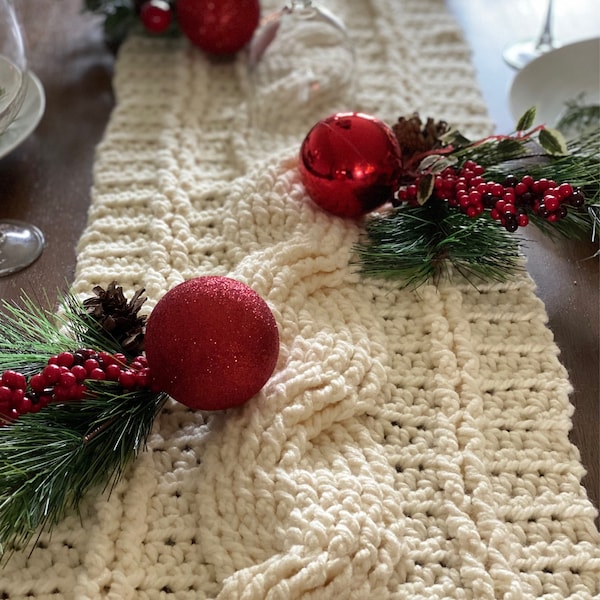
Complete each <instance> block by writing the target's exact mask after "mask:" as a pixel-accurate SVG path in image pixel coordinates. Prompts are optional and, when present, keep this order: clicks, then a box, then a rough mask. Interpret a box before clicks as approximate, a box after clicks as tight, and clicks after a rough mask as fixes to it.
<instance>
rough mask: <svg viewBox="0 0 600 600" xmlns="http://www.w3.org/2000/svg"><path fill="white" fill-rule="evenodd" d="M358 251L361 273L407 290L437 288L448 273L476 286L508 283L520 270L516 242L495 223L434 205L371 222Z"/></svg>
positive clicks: (412, 209)
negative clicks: (486, 282) (398, 283)
mask: <svg viewBox="0 0 600 600" xmlns="http://www.w3.org/2000/svg"><path fill="white" fill-rule="evenodd" d="M356 252H357V255H358V257H359V259H360V266H361V272H362V273H363V274H365V275H368V276H374V277H383V278H386V279H396V280H400V281H401V282H402V285H403V287H408V288H416V287H418V286H420V285H422V284H424V283H426V282H432V283H435V284H437V283H438V282H439V281H440V279H441V278H442V277H444V276H445V275H448V274H449V270H450V268H452V269H453V270H454V271H456V272H458V273H460V274H461V275H462V276H463V277H465V278H466V279H467V280H469V281H471V282H472V283H473V284H474V285H476V282H477V281H478V280H482V279H483V280H496V281H506V280H508V279H509V278H510V277H511V276H512V275H513V274H514V272H515V271H517V270H519V269H520V268H521V264H520V258H521V255H520V252H519V245H518V242H517V241H516V240H515V239H514V238H513V237H512V236H511V235H510V234H508V232H506V231H505V230H504V229H503V228H501V227H500V226H499V225H498V224H496V223H495V222H494V221H492V220H490V219H488V218H478V219H472V218H470V217H467V216H466V215H463V214H462V213H460V212H458V211H455V210H452V209H448V208H447V207H446V206H445V205H443V204H441V203H437V202H431V201H430V202H428V203H427V204H425V205H424V206H419V207H403V208H398V209H395V210H394V211H392V212H391V213H389V214H387V215H381V216H375V217H373V218H371V219H369V221H367V223H366V235H365V237H364V238H363V239H362V240H361V241H360V242H359V244H358V245H357V247H356Z"/></svg>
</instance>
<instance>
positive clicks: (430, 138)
mask: <svg viewBox="0 0 600 600" xmlns="http://www.w3.org/2000/svg"><path fill="white" fill-rule="evenodd" d="M449 129H450V127H449V126H448V123H446V121H438V122H437V123H436V122H434V120H433V119H432V118H430V117H429V118H428V119H427V122H426V123H425V125H424V126H423V122H422V121H421V118H420V117H419V113H413V114H412V116H410V117H408V118H406V117H400V118H399V119H398V122H397V123H395V124H394V125H393V126H392V130H393V131H394V134H395V136H396V139H397V140H398V144H399V145H400V150H401V152H402V160H403V163H404V165H407V164H408V163H410V161H411V159H412V158H413V157H415V156H417V155H420V154H422V153H424V152H429V151H430V150H437V149H438V148H442V147H443V146H444V143H443V142H442V140H441V139H440V138H441V137H442V136H443V135H444V134H445V133H447V132H448V131H449Z"/></svg>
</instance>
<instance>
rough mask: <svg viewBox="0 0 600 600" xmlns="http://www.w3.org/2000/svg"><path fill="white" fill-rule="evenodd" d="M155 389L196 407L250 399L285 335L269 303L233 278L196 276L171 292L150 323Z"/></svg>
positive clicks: (224, 405) (147, 341) (222, 406)
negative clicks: (278, 327) (279, 330)
mask: <svg viewBox="0 0 600 600" xmlns="http://www.w3.org/2000/svg"><path fill="white" fill-rule="evenodd" d="M145 349H146V358H147V359H148V366H149V368H150V373H151V384H150V385H151V387H152V389H154V390H160V391H163V392H167V393H168V394H169V395H170V396H172V397H173V398H174V399H175V400H177V401H178V402H181V403H182V404H185V405H186V406H189V407H191V408H194V409H200V410H222V409H226V408H230V407H232V406H238V405H240V404H243V403H244V402H246V401H247V400H249V399H250V398H252V397H253V396H254V395H255V394H256V393H257V392H258V391H259V390H260V389H261V388H262V387H263V386H264V384H265V383H266V382H267V380H268V379H269V377H270V376H271V374H272V373H273V370H274V369H275V364H276V362H277V356H278V354H279V334H278V331H277V324H276V322H275V318H274V317H273V313H272V312H271V310H270V309H269V307H268V306H267V303H266V302H265V301H264V300H263V299H262V298H261V297H260V296H259V295H258V294H257V293H256V292H255V291H254V290H252V289H251V288H250V287H248V286H247V285H245V284H244V283H241V282H240V281H237V280H235V279H230V278H228V277H218V276H206V277H198V278H197V279H190V280H189V281H185V282H183V283H181V284H179V285H178V286H176V287H174V288H173V289H171V290H170V291H169V292H167V293H166V294H165V295H164V296H163V297H162V298H161V300H160V301H159V302H158V304H157V305H156V306H155V307H154V310H153V311H152V312H151V313H150V316H149V317H148V321H147V323H146V337H145Z"/></svg>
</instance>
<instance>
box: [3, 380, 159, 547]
mask: <svg viewBox="0 0 600 600" xmlns="http://www.w3.org/2000/svg"><path fill="white" fill-rule="evenodd" d="M91 392H92V394H91V396H90V397H88V398H86V399H85V400H83V401H81V402H73V403H67V404H51V405H50V406H48V407H46V408H45V409H43V410H42V411H40V412H39V413H30V414H27V415H23V416H22V417H20V418H19V419H18V420H17V421H15V422H14V423H12V424H11V425H10V426H7V427H0V555H1V556H2V557H3V558H7V557H8V556H9V555H10V553H11V552H13V551H14V550H18V549H21V548H23V547H25V546H26V545H27V544H28V543H29V542H30V540H31V539H32V538H33V537H34V536H35V535H36V534H38V533H40V532H41V531H43V530H49V529H51V528H52V527H53V526H54V525H55V524H56V523H58V522H59V521H60V520H61V519H62V518H64V516H65V515H66V514H67V513H68V512H69V511H72V510H73V511H76V510H77V508H78V506H79V504H80V502H81V500H82V498H83V497H84V495H85V494H86V493H87V492H88V491H89V490H91V489H92V488H96V487H101V488H102V489H103V490H106V489H110V488H112V486H113V485H114V484H115V483H116V482H117V481H118V480H119V478H120V477H121V476H122V475H123V473H124V471H125V469H126V468H127V467H128V466H129V464H130V463H131V462H132V461H133V459H134V458H135V456H136V455H137V454H138V452H140V451H141V450H142V449H143V448H144V446H145V443H146V440H147V437H148V435H149V433H150V431H151V428H152V424H153V422H154V420H155V418H156V416H157V415H158V413H159V412H160V410H161V409H162V407H163V405H164V403H165V401H166V399H167V395H166V394H163V393H158V394H156V393H152V392H148V391H132V392H125V393H124V392H123V390H122V389H121V388H119V386H118V385H117V384H115V383H112V382H110V383H109V382H96V383H95V385H94V387H93V389H92V390H91Z"/></svg>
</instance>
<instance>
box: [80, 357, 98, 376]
mask: <svg viewBox="0 0 600 600" xmlns="http://www.w3.org/2000/svg"><path fill="white" fill-rule="evenodd" d="M83 367H84V368H85V370H86V371H87V373H88V375H89V374H90V373H91V372H92V371H93V370H94V369H97V368H98V367H100V363H99V362H98V361H97V360H96V359H95V358H88V359H87V360H86V361H85V362H84V363H83Z"/></svg>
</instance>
